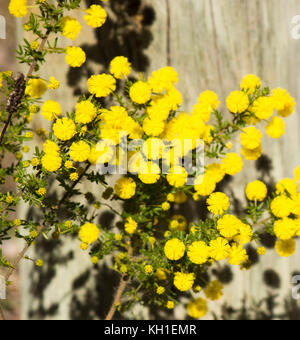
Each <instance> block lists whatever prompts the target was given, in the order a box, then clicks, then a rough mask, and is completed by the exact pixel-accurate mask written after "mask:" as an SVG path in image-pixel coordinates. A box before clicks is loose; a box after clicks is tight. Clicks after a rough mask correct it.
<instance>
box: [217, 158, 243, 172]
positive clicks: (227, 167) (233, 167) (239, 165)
mask: <svg viewBox="0 0 300 340" xmlns="http://www.w3.org/2000/svg"><path fill="white" fill-rule="evenodd" d="M222 168H223V170H224V171H225V173H226V174H227V175H231V176H233V175H236V174H238V173H239V172H241V171H242V169H243V160H242V158H241V157H240V156H239V155H238V154H236V153H228V154H227V155H226V157H225V158H223V159H222Z"/></svg>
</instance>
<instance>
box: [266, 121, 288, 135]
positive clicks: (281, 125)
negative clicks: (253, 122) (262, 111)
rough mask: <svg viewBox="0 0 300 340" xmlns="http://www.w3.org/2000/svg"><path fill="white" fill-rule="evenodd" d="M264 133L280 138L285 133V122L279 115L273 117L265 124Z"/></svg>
mask: <svg viewBox="0 0 300 340" xmlns="http://www.w3.org/2000/svg"><path fill="white" fill-rule="evenodd" d="M266 133H267V134H268V135H269V136H270V137H271V138H274V139H276V138H280V137H281V136H283V135H284V133H285V122H284V120H283V119H282V118H280V117H273V118H272V120H271V121H270V122H269V123H268V125H267V126H266Z"/></svg>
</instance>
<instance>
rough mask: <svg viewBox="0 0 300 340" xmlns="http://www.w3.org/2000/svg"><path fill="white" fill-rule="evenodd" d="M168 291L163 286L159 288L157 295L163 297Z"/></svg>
mask: <svg viewBox="0 0 300 340" xmlns="http://www.w3.org/2000/svg"><path fill="white" fill-rule="evenodd" d="M165 291H166V289H165V288H164V287H162V286H159V287H157V289H156V293H157V295H163V294H164V293H165Z"/></svg>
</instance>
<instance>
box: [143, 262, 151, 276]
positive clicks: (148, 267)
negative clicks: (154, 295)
mask: <svg viewBox="0 0 300 340" xmlns="http://www.w3.org/2000/svg"><path fill="white" fill-rule="evenodd" d="M144 270H145V273H146V274H148V275H149V274H152V273H153V267H152V266H151V265H150V264H148V265H147V266H145V268H144Z"/></svg>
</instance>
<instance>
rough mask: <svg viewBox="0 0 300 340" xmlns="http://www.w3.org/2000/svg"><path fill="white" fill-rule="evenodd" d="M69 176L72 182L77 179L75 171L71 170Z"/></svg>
mask: <svg viewBox="0 0 300 340" xmlns="http://www.w3.org/2000/svg"><path fill="white" fill-rule="evenodd" d="M69 178H70V180H71V181H72V182H75V181H77V180H78V178H79V175H78V173H77V172H73V173H71V174H70V176H69Z"/></svg>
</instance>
